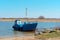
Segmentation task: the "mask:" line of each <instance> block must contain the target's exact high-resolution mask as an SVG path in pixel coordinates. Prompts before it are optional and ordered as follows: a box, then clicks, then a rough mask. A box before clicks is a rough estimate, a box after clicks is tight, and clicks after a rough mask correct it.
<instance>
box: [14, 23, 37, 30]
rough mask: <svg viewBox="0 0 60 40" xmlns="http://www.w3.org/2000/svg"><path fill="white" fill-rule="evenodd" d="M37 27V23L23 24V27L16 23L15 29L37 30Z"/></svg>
mask: <svg viewBox="0 0 60 40" xmlns="http://www.w3.org/2000/svg"><path fill="white" fill-rule="evenodd" d="M36 27H37V23H31V24H30V23H28V24H23V25H22V27H20V26H19V25H14V26H13V29H14V30H17V31H35V29H36Z"/></svg>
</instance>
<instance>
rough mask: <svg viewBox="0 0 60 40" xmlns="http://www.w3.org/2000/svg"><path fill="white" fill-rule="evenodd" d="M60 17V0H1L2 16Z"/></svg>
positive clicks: (0, 16) (0, 9) (0, 10)
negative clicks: (26, 14)
mask: <svg viewBox="0 0 60 40" xmlns="http://www.w3.org/2000/svg"><path fill="white" fill-rule="evenodd" d="M25 8H28V11H27V13H28V17H29V18H37V17H39V16H44V17H46V18H60V0H0V18H3V17H4V18H10V17H11V18H15V17H16V18H18V17H22V18H23V17H25V13H26V10H25Z"/></svg>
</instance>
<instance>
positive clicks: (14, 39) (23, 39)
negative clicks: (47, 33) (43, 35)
mask: <svg viewBox="0 0 60 40" xmlns="http://www.w3.org/2000/svg"><path fill="white" fill-rule="evenodd" d="M0 40H60V37H59V38H48V39H37V38H35V37H34V36H24V37H10V38H0Z"/></svg>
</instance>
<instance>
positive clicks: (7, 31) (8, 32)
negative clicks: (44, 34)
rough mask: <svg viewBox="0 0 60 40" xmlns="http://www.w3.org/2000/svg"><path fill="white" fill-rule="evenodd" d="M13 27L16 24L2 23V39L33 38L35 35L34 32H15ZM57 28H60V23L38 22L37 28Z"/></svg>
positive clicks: (0, 33)
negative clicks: (15, 37)
mask: <svg viewBox="0 0 60 40" xmlns="http://www.w3.org/2000/svg"><path fill="white" fill-rule="evenodd" d="M13 25H14V22H0V37H14V36H25V35H27V36H28V35H30V36H31V35H33V34H34V32H21V31H14V30H13V28H12V26H13ZM55 26H60V22H38V25H37V28H38V29H41V28H54V27H55Z"/></svg>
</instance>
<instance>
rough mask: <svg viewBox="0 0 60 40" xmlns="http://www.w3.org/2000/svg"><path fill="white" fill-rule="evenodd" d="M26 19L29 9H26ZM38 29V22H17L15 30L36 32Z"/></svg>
mask: <svg viewBox="0 0 60 40" xmlns="http://www.w3.org/2000/svg"><path fill="white" fill-rule="evenodd" d="M26 18H27V8H26ZM36 27H37V22H28V19H27V20H26V22H21V21H20V20H15V23H14V25H13V29H14V30H17V31H35V29H36Z"/></svg>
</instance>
